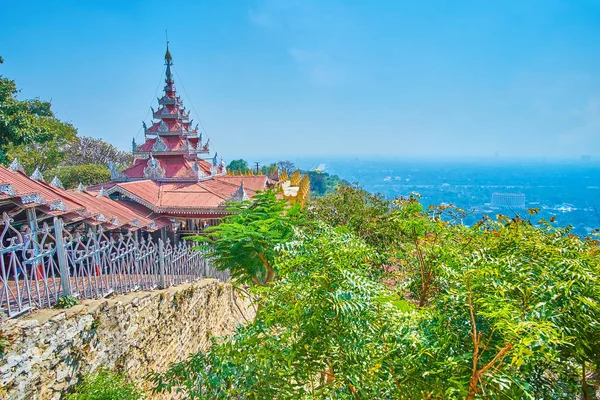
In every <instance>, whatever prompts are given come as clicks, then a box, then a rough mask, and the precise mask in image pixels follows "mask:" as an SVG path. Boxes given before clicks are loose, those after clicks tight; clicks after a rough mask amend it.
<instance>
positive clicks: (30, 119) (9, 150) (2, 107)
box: [0, 76, 77, 172]
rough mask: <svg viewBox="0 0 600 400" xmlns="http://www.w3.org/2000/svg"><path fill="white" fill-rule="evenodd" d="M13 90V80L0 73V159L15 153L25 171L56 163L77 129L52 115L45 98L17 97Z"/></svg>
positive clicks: (14, 88)
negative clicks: (24, 98) (29, 98)
mask: <svg viewBox="0 0 600 400" xmlns="http://www.w3.org/2000/svg"><path fill="white" fill-rule="evenodd" d="M17 94H18V90H17V88H16V84H15V82H14V81H13V80H10V79H7V78H5V77H3V76H0V163H2V164H4V165H6V164H7V163H8V162H9V161H10V160H11V159H12V158H14V157H18V158H19V161H21V163H22V164H23V166H24V167H25V169H26V170H28V171H29V172H32V171H33V169H34V168H35V167H40V169H41V170H45V169H48V168H52V167H56V166H57V165H59V164H60V162H61V161H62V160H63V158H64V155H63V153H64V151H65V149H66V148H67V146H68V144H69V143H72V142H73V141H74V140H75V139H76V135H77V130H76V129H75V128H74V127H73V125H71V124H69V123H65V122H61V121H59V120H58V119H56V118H55V116H54V113H53V112H52V110H51V109H50V106H51V105H50V103H49V102H43V101H40V100H39V99H33V100H18V99H17V98H16V95H17Z"/></svg>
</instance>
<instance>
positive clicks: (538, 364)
mask: <svg viewBox="0 0 600 400" xmlns="http://www.w3.org/2000/svg"><path fill="white" fill-rule="evenodd" d="M261 201H262V205H261V206H260V208H259V209H260V210H264V209H270V207H273V206H274V205H275V204H277V201H276V199H275V198H267V197H263V198H262V200H261ZM269 204H271V205H269ZM536 211H537V210H529V212H530V214H531V215H528V216H527V218H523V217H520V216H514V217H512V218H508V217H505V216H501V215H499V216H497V218H494V219H490V218H484V219H483V220H481V221H480V222H479V223H478V224H476V225H475V226H471V227H467V226H464V225H462V223H461V220H462V218H463V217H464V213H463V212H462V211H461V210H459V209H456V208H453V207H452V206H444V207H433V208H431V209H428V210H424V209H423V208H422V206H421V204H420V202H419V200H418V197H416V196H411V197H409V198H405V199H398V200H395V201H394V202H389V201H386V200H385V199H383V198H381V197H379V196H373V195H370V194H368V193H365V192H364V191H362V190H360V189H358V188H353V187H343V188H339V189H338V191H337V192H336V193H335V194H333V195H329V196H327V197H325V198H323V199H319V200H317V201H315V202H313V203H312V204H310V205H309V207H307V209H306V210H305V211H304V212H303V213H302V215H301V216H300V217H295V218H293V219H289V220H288V221H287V223H292V224H293V225H294V229H293V230H292V231H293V234H292V235H289V236H288V235H287V234H286V235H284V236H278V237H277V240H276V243H275V242H273V243H271V244H272V249H271V250H272V251H273V257H274V258H273V261H272V263H271V264H270V265H272V268H273V269H274V270H275V271H277V275H276V277H277V279H273V281H272V282H271V283H264V282H263V284H261V285H257V286H255V287H254V288H253V289H251V293H252V294H253V295H254V296H255V297H256V298H258V299H259V300H260V304H261V307H260V308H259V310H258V314H257V317H256V320H255V321H254V322H253V323H251V324H249V325H247V326H244V327H241V328H240V329H239V331H238V332H237V333H236V335H235V336H234V337H233V338H231V339H223V340H220V341H215V343H214V345H213V346H212V347H211V348H210V349H209V350H207V351H206V352H204V353H198V354H195V355H193V356H191V358H190V359H189V360H187V361H185V362H183V363H180V364H177V365H175V366H173V367H172V369H171V370H170V371H169V372H167V373H166V374H164V375H155V376H154V381H155V383H156V387H157V390H182V391H184V392H185V393H186V394H187V395H188V396H189V397H190V398H211V399H212V398H223V399H225V398H340V399H343V398H405V399H418V398H439V399H441V398H451V399H453V398H466V399H473V398H556V399H558V398H573V397H576V396H582V397H583V398H592V397H590V396H592V394H591V393H592V391H593V388H592V386H593V385H594V382H592V380H591V379H590V378H591V377H592V376H593V372H594V371H598V370H599V368H600V354H599V349H600V348H599V346H598V343H600V323H599V322H598V321H600V272H599V271H600V261H599V260H600V257H599V256H600V249H599V247H598V243H599V242H598V241H596V240H593V239H591V238H581V237H577V236H575V235H572V234H571V233H570V232H569V230H568V229H558V228H554V227H553V226H552V224H551V223H550V222H547V221H537V223H534V221H533V219H534V218H535V213H536ZM245 213H246V214H245V216H244V217H243V218H245V219H247V220H249V221H250V220H252V221H256V220H260V219H261V218H262V217H258V216H254V217H253V216H251V214H252V213H253V210H252V208H251V207H247V208H246V209H245ZM256 213H257V214H265V212H264V211H258V209H257V211H256ZM277 215H278V217H277V218H279V217H281V215H283V214H281V210H280V211H279V212H278V213H277ZM286 215H287V214H286ZM232 218H234V217H232ZM233 222H235V223H236V224H241V220H237V221H236V220H234V219H230V220H228V221H226V222H225V224H224V225H230V224H232V223H233ZM259 225H260V224H259ZM220 229H221V232H225V231H227V230H229V229H234V228H230V227H227V226H223V227H221V228H220ZM235 229H240V228H239V227H238V228H235ZM259 231H260V229H259ZM239 232H240V235H241V231H239ZM262 232H263V233H262V234H264V232H265V231H264V230H263V231H262ZM247 234H248V235H249V236H252V235H255V234H256V227H255V228H254V229H252V231H251V232H247ZM244 235H245V234H244ZM244 235H241V236H240V237H238V239H237V240H236V239H235V237H234V236H232V235H224V238H225V241H224V242H223V246H222V247H220V248H219V245H220V243H219V242H220V241H221V240H224V238H223V237H222V238H219V237H217V238H216V241H215V246H216V247H215V249H216V250H215V256H216V257H222V255H220V253H228V252H229V249H231V248H235V246H240V244H238V243H237V241H242V242H244V241H246V240H248V239H246V238H245V236H244ZM268 243H269V242H263V245H264V246H268ZM238 255H239V254H238ZM236 263H237V265H235V266H234V267H235V268H237V269H239V270H244V269H246V270H248V271H252V270H254V269H255V268H256V265H258V263H257V262H256V259H252V258H249V259H248V262H247V263H246V261H245V260H244V259H243V258H242V259H237V260H236ZM218 265H219V267H220V268H224V267H225V266H226V265H228V264H227V263H220V264H218ZM229 265H231V264H229ZM242 277H243V278H244V279H245V281H248V280H249V278H248V277H247V276H244V275H242Z"/></svg>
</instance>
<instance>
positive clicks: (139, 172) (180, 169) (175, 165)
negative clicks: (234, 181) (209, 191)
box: [123, 156, 220, 178]
mask: <svg viewBox="0 0 600 400" xmlns="http://www.w3.org/2000/svg"><path fill="white" fill-rule="evenodd" d="M154 158H155V159H156V160H157V161H159V163H160V165H161V167H163V168H164V169H165V177H166V178H196V177H197V176H198V175H197V173H196V172H195V171H194V170H193V169H192V167H193V165H194V161H192V160H186V159H185V158H183V157H181V156H156V157H154ZM147 166H148V159H141V158H138V159H136V160H135V161H134V164H133V165H132V166H131V167H129V168H127V169H126V170H124V171H123V174H125V176H127V177H128V178H143V177H144V169H145V168H146V167H147ZM211 166H212V164H211V163H209V162H207V161H205V160H198V167H199V168H200V169H201V170H202V171H203V172H204V173H205V174H206V175H207V176H208V175H210V168H211ZM219 170H220V169H219Z"/></svg>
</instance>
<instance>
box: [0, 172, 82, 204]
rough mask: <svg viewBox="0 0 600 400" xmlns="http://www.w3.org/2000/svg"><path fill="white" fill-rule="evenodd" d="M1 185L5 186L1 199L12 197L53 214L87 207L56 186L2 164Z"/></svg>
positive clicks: (18, 202) (0, 195)
mask: <svg viewBox="0 0 600 400" xmlns="http://www.w3.org/2000/svg"><path fill="white" fill-rule="evenodd" d="M0 185H2V187H4V188H5V190H3V191H2V192H1V193H0V200H7V199H11V200H12V201H14V202H16V203H17V204H19V205H21V206H23V207H24V208H27V207H33V206H43V208H45V209H47V210H48V212H49V213H52V214H53V215H59V214H61V213H64V212H65V211H71V212H72V211H83V210H84V209H85V206H84V205H83V204H80V203H78V202H75V201H72V199H70V198H68V197H65V196H61V195H60V194H59V193H57V192H56V191H55V190H54V189H55V188H54V187H52V186H50V185H48V184H47V183H45V182H42V181H36V180H33V179H31V178H29V177H28V176H27V175H25V174H24V173H23V172H20V171H10V170H8V169H6V168H4V167H1V166H0ZM9 185H10V186H9ZM11 192H12V193H11Z"/></svg>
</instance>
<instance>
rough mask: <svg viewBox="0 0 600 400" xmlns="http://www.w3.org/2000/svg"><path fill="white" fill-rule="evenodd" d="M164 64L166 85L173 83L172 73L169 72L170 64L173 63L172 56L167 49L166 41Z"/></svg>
mask: <svg viewBox="0 0 600 400" xmlns="http://www.w3.org/2000/svg"><path fill="white" fill-rule="evenodd" d="M165 65H166V66H167V72H166V75H167V85H169V84H172V83H173V73H172V72H171V66H172V65H173V57H172V56H171V52H170V51H169V42H168V41H167V51H166V53H165Z"/></svg>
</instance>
